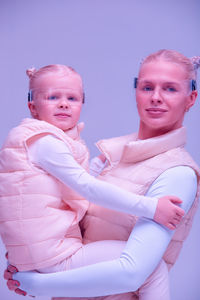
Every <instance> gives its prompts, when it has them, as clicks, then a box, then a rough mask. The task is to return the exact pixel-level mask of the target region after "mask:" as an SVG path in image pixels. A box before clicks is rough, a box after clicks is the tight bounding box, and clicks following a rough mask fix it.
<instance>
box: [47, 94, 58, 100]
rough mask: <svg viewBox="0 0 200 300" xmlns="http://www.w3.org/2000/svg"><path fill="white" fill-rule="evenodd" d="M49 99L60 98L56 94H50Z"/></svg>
mask: <svg viewBox="0 0 200 300" xmlns="http://www.w3.org/2000/svg"><path fill="white" fill-rule="evenodd" d="M47 99H48V100H57V99H58V96H56V95H49V96H48V97H47Z"/></svg>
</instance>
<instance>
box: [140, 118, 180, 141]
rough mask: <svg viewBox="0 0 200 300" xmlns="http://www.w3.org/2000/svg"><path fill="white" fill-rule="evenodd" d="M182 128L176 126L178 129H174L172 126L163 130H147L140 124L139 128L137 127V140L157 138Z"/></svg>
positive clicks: (147, 128)
mask: <svg viewBox="0 0 200 300" xmlns="http://www.w3.org/2000/svg"><path fill="white" fill-rule="evenodd" d="M180 127H182V125H181V126H178V127H174V126H169V127H163V128H149V127H147V126H145V125H144V124H143V123H142V122H140V127H139V131H138V139H140V140H146V139H150V138H153V137H157V136H160V135H163V134H166V133H168V132H170V131H172V130H175V129H178V128H180Z"/></svg>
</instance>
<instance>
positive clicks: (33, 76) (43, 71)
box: [26, 64, 84, 96]
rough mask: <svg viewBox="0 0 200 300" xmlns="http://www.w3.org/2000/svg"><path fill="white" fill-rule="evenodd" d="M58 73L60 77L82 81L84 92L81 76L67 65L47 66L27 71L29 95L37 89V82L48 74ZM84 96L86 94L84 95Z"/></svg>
mask: <svg viewBox="0 0 200 300" xmlns="http://www.w3.org/2000/svg"><path fill="white" fill-rule="evenodd" d="M55 72H56V73H57V75H58V76H73V77H76V78H77V79H78V80H79V81H80V89H81V90H82V92H83V82H82V78H81V76H80V75H79V74H78V73H77V72H76V71H75V70H74V69H73V68H72V67H69V66H66V65H59V64H54V65H47V66H44V67H42V68H40V69H38V70H36V69H35V68H34V67H32V68H29V69H27V70H26V74H27V76H28V77H29V93H30V92H31V91H32V90H34V89H36V88H37V80H38V79H39V78H40V77H42V76H44V75H47V74H51V73H53V74H54V73H55ZM83 96H84V93H83Z"/></svg>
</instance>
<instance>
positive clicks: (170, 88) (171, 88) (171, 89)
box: [165, 86, 176, 92]
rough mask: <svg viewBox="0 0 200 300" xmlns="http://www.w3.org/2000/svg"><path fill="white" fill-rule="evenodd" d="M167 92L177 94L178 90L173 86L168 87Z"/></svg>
mask: <svg viewBox="0 0 200 300" xmlns="http://www.w3.org/2000/svg"><path fill="white" fill-rule="evenodd" d="M165 90H166V91H168V92H176V89H175V88H174V87H172V86H167V87H166V88H165Z"/></svg>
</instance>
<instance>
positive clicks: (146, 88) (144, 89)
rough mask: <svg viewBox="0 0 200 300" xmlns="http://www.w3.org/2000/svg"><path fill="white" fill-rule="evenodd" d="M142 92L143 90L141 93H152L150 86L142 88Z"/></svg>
mask: <svg viewBox="0 0 200 300" xmlns="http://www.w3.org/2000/svg"><path fill="white" fill-rule="evenodd" d="M142 90H143V91H146V92H149V91H152V90H153V88H152V87H151V86H149V85H147V86H144V87H143V88H142Z"/></svg>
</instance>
